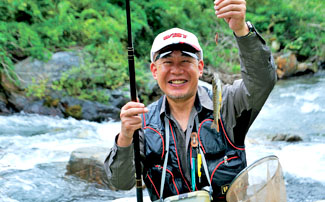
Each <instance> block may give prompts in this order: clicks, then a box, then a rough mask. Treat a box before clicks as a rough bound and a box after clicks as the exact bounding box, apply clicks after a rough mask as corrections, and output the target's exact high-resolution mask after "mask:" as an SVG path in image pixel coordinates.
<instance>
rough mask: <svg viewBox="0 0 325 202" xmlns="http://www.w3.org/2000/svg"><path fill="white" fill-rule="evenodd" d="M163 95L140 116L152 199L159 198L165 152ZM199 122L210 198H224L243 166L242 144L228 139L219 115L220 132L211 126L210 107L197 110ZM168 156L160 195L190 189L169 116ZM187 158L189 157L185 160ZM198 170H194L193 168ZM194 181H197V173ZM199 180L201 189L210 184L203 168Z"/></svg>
mask: <svg viewBox="0 0 325 202" xmlns="http://www.w3.org/2000/svg"><path fill="white" fill-rule="evenodd" d="M163 99H164V98H163V97H162V98H160V99H159V100H158V101H156V102H154V103H153V104H151V105H150V106H148V108H149V112H148V113H147V114H145V115H144V117H143V126H144V127H143V134H144V135H143V143H144V156H145V158H144V160H143V165H144V168H143V178H144V182H145V184H146V187H147V189H148V192H149V195H150V198H151V200H152V201H154V200H157V199H159V198H160V196H159V193H160V192H159V190H160V183H161V176H162V171H163V163H164V158H165V153H166V148H165V145H166V143H165V140H166V138H165V123H164V118H162V117H161V116H160V113H159V112H160V109H161V106H162V103H163ZM198 120H199V124H198V126H196V127H195V128H196V130H197V131H195V132H197V136H198V140H199V145H200V148H201V149H202V151H203V153H204V157H205V160H206V163H207V167H208V172H209V174H208V175H209V176H208V179H209V180H210V182H211V184H212V189H213V194H212V196H213V201H225V200H226V199H225V195H226V193H227V190H228V187H229V185H230V183H231V182H232V180H233V179H234V178H235V176H236V175H237V174H238V173H239V172H240V171H241V170H242V169H244V168H245V167H246V165H247V163H246V155H245V148H244V147H239V146H235V144H234V143H232V142H231V140H230V139H229V137H228V136H227V133H226V131H225V128H226V127H225V125H224V122H223V121H222V120H221V119H219V126H220V129H219V131H220V132H217V130H216V129H214V128H211V124H212V122H213V111H211V110H206V109H205V110H204V111H203V110H202V111H201V112H199V113H198ZM167 125H168V126H169V128H168V130H169V154H168V155H169V156H168V163H167V168H166V177H165V185H164V192H163V198H166V197H169V196H173V195H179V194H182V193H187V192H191V191H192V190H191V187H192V186H191V181H189V180H187V179H186V178H185V175H184V171H183V170H182V168H181V163H180V159H179V156H178V151H177V147H176V145H177V139H176V134H175V130H174V128H173V123H172V121H171V120H169V123H168V124H167ZM192 153H193V150H192V148H191V147H190V149H188V156H189V157H191V156H192ZM188 162H190V161H188ZM196 172H197V171H196ZM195 176H196V182H199V179H198V175H197V173H196V175H195ZM200 180H201V183H196V187H195V188H196V190H202V189H203V187H206V186H209V183H208V182H207V176H206V173H205V172H204V170H203V168H202V176H201V179H200Z"/></svg>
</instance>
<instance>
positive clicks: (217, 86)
mask: <svg viewBox="0 0 325 202" xmlns="http://www.w3.org/2000/svg"><path fill="white" fill-rule="evenodd" d="M212 92H213V97H212V99H213V100H212V101H213V118H214V120H213V123H212V125H211V128H215V129H216V130H217V131H218V132H219V131H220V130H219V122H218V120H219V118H220V109H221V101H222V95H221V94H222V87H221V80H220V79H219V75H218V73H214V74H213V79H212Z"/></svg>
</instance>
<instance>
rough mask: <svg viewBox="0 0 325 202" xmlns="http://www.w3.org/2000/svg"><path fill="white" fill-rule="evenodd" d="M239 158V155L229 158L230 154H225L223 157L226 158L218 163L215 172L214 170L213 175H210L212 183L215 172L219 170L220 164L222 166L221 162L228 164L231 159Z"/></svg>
mask: <svg viewBox="0 0 325 202" xmlns="http://www.w3.org/2000/svg"><path fill="white" fill-rule="evenodd" d="M237 158H239V157H238V156H233V157H230V158H228V156H224V157H223V159H224V160H223V161H221V162H220V163H218V165H217V166H216V167H215V168H214V170H213V172H212V174H211V177H210V182H211V184H212V179H213V175H214V173H215V172H216V171H217V170H218V168H219V166H220V165H221V164H225V165H228V163H229V161H231V160H233V159H237Z"/></svg>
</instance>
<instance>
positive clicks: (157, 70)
mask: <svg viewBox="0 0 325 202" xmlns="http://www.w3.org/2000/svg"><path fill="white" fill-rule="evenodd" d="M203 67H204V63H203V61H202V60H200V61H198V60H197V59H195V58H193V57H190V56H188V55H186V54H184V53H182V52H181V51H178V50H175V51H173V52H171V53H170V54H168V55H166V56H164V57H163V58H160V59H158V60H157V61H155V62H153V63H151V65H150V69H151V72H152V75H153V77H154V79H156V80H157V82H158V85H159V87H160V89H161V90H162V91H163V92H164V93H165V94H166V96H167V97H168V98H169V99H172V100H174V101H185V100H188V99H190V98H192V97H193V96H195V95H196V91H197V85H198V80H199V77H200V76H202V74H203Z"/></svg>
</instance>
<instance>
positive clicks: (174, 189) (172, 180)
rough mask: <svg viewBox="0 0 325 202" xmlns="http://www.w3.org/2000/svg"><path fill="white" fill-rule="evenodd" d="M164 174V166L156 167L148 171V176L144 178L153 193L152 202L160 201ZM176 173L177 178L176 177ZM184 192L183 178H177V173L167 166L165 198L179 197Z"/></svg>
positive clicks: (151, 194)
mask: <svg viewBox="0 0 325 202" xmlns="http://www.w3.org/2000/svg"><path fill="white" fill-rule="evenodd" d="M162 172H163V167H162V166H160V165H154V166H153V167H151V168H150V169H149V170H148V172H147V175H146V176H145V178H144V181H145V183H146V186H147V188H148V190H149V192H151V193H150V196H151V200H157V199H159V195H160V183H161V175H162ZM174 173H175V175H176V176H175V175H174ZM183 192H184V190H183V189H182V180H181V178H179V177H177V172H173V170H172V168H171V167H170V166H167V169H166V177H165V185H164V192H163V198H166V197H169V196H174V195H179V194H180V193H183Z"/></svg>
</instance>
